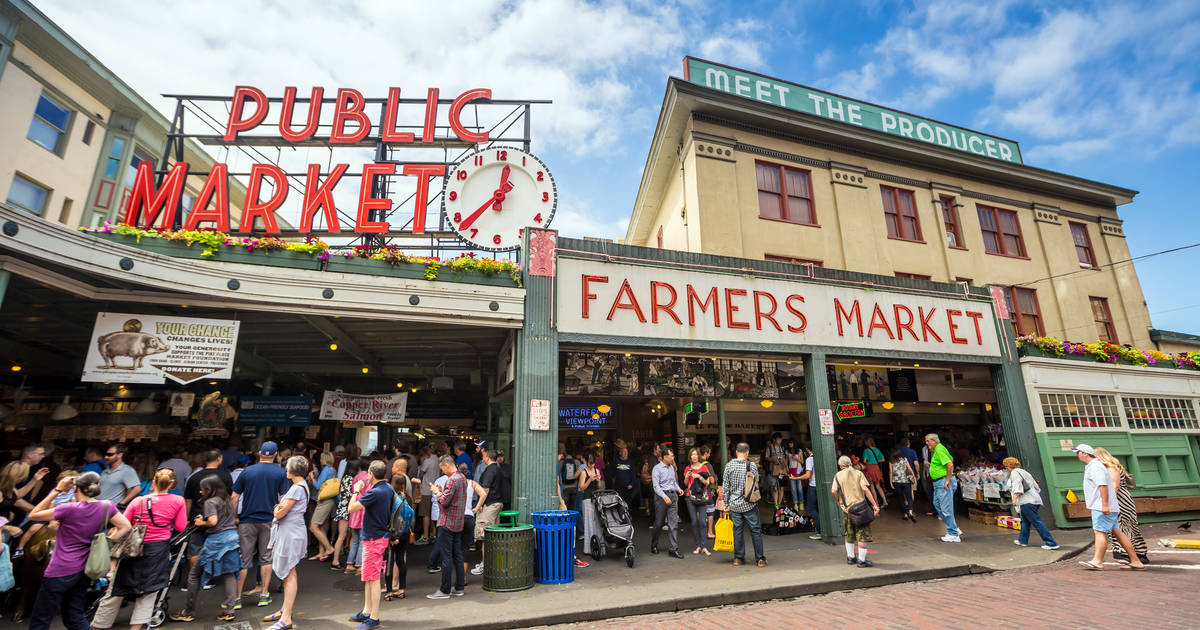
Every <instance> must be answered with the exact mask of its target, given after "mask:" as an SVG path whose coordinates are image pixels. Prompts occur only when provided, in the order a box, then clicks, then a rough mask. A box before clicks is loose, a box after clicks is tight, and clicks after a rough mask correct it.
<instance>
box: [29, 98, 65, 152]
mask: <svg viewBox="0 0 1200 630" xmlns="http://www.w3.org/2000/svg"><path fill="white" fill-rule="evenodd" d="M70 122H71V110H69V109H67V108H66V107H65V106H63V105H60V104H59V103H58V102H57V101H55V100H53V99H51V98H50V97H48V96H46V95H45V94H42V95H41V96H40V97H38V102H37V107H36V108H35V109H34V110H33V121H32V122H30V123H29V133H28V134H26V135H25V137H27V138H29V139H30V140H33V141H34V142H36V143H38V144H40V145H42V146H43V147H46V148H47V149H49V150H51V151H53V152H55V153H58V152H59V150H60V149H62V145H63V141H64V139H65V138H66V136H67V124H68V123H70Z"/></svg>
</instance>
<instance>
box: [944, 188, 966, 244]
mask: <svg viewBox="0 0 1200 630" xmlns="http://www.w3.org/2000/svg"><path fill="white" fill-rule="evenodd" d="M938 205H939V206H941V207H942V222H943V223H945V224H946V245H947V246H949V247H951V248H954V249H966V248H967V245H966V243H965V242H963V237H962V232H961V231H960V230H959V226H958V204H956V203H954V197H941V198H939V199H938Z"/></svg>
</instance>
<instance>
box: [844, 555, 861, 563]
mask: <svg viewBox="0 0 1200 630" xmlns="http://www.w3.org/2000/svg"><path fill="white" fill-rule="evenodd" d="M857 563H858V559H857V558H855V557H854V556H846V564H857Z"/></svg>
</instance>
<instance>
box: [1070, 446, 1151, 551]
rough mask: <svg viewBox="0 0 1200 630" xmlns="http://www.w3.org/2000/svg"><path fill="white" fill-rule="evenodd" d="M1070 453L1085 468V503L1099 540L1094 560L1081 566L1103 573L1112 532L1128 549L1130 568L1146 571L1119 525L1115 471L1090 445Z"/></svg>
mask: <svg viewBox="0 0 1200 630" xmlns="http://www.w3.org/2000/svg"><path fill="white" fill-rule="evenodd" d="M1071 450H1073V451H1075V456H1076V457H1078V458H1079V461H1081V462H1083V463H1084V465H1085V466H1084V469H1083V500H1084V503H1085V504H1086V505H1087V508H1088V509H1089V510H1091V511H1092V533H1093V534H1094V535H1095V538H1096V544H1095V550H1094V552H1093V554H1092V559H1091V560H1090V561H1087V562H1080V563H1079V564H1081V565H1083V568H1085V569H1088V570H1091V571H1100V570H1102V569H1103V568H1104V552H1105V551H1107V550H1108V534H1109V532H1111V533H1112V534H1113V535H1114V536H1116V538H1117V541H1118V542H1120V543H1121V546H1122V547H1124V548H1125V553H1127V554H1129V560H1130V562H1129V568H1131V569H1136V570H1138V571H1141V570H1144V569H1145V568H1146V565H1144V564H1142V562H1141V560H1138V557H1137V553H1135V552H1134V550H1133V543H1132V542H1131V541H1130V540H1129V537H1128V536H1126V535H1125V532H1122V531H1121V528H1120V526H1118V525H1117V515H1118V514H1119V513H1120V507H1119V506H1118V505H1117V483H1118V480H1117V479H1116V478H1115V477H1114V475H1113V472H1112V471H1110V470H1109V469H1108V467H1107V466H1105V465H1104V462H1102V461H1100V460H1098V459H1096V451H1095V449H1093V448H1092V447H1091V446H1089V445H1087V444H1077V445H1075V448H1072V449H1071ZM1134 561H1136V563H1135V562H1134Z"/></svg>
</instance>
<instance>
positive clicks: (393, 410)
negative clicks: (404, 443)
mask: <svg viewBox="0 0 1200 630" xmlns="http://www.w3.org/2000/svg"><path fill="white" fill-rule="evenodd" d="M407 413H408V392H403V393H399V394H375V395H360V394H346V393H343V392H340V391H330V390H325V397H324V399H323V400H322V401H321V419H322V420H338V421H341V422H404V417H405V415H406V414H407Z"/></svg>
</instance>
